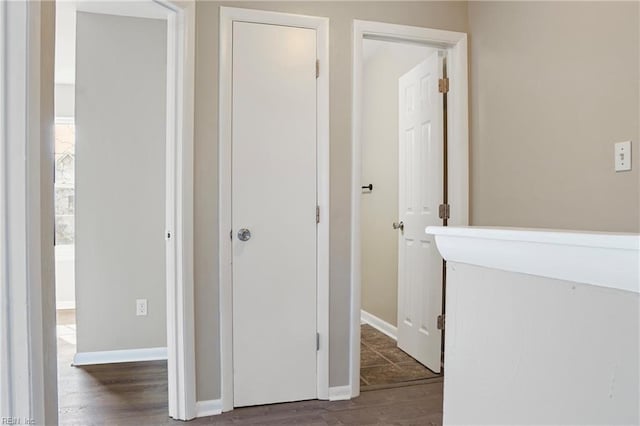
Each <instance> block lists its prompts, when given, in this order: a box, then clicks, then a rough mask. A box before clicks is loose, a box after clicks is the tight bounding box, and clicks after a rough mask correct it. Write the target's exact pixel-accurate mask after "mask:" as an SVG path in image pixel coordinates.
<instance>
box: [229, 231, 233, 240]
mask: <svg viewBox="0 0 640 426" xmlns="http://www.w3.org/2000/svg"><path fill="white" fill-rule="evenodd" d="M229 239H230V240H233V229H232V230H231V231H229Z"/></svg>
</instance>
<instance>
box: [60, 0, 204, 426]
mask: <svg viewBox="0 0 640 426" xmlns="http://www.w3.org/2000/svg"><path fill="white" fill-rule="evenodd" d="M193 8H194V5H193V3H191V2H185V3H182V4H181V5H180V6H177V5H174V4H173V3H172V2H170V1H163V0H153V1H148V0H144V1H143V0H141V1H136V2H120V3H119V2H115V3H114V2H92V1H78V2H56V46H55V58H56V59H55V114H56V128H55V142H56V143H55V178H54V179H55V180H54V193H55V263H56V311H57V333H58V335H57V346H58V395H59V399H58V411H59V419H60V423H63V424H64V423H72V424H76V423H87V422H91V421H96V420H97V419H99V420H100V421H104V422H107V423H119V422H122V421H125V418H126V417H127V416H132V415H133V413H134V412H133V411H131V408H135V404H150V405H153V406H154V407H156V413H155V414H157V415H158V417H159V418H162V417H167V416H170V417H173V418H175V419H181V420H188V419H191V418H193V417H195V415H196V412H195V411H196V404H195V378H194V377H195V371H194V368H195V367H194V364H195V362H194V358H195V354H194V349H193V347H194V345H193V282H192V279H193V278H192V274H193V273H192V271H191V270H190V269H188V268H191V266H190V265H192V260H191V256H192V253H191V250H190V248H189V247H190V246H191V245H192V244H191V241H192V237H193V231H192V226H193V224H192V220H191V219H190V217H191V216H192V215H191V211H192V191H193V189H192V188H193V184H192V176H191V170H192V161H193V158H192V149H193V148H192V146H193V140H192V132H193V130H192V126H193V125H192V119H193V117H192V108H191V105H192V100H193V74H192V71H193V50H192V49H191V48H192V47H193V46H192V45H191V43H192V41H191V38H192V37H191V35H189V37H187V33H188V31H193V13H194V10H193ZM143 390H144V392H143ZM132 393H133V394H135V395H136V397H135V398H129V397H128V396H127V395H129V396H130V395H131V394H132ZM132 404H133V405H132ZM89 408H90V409H89ZM101 416H103V417H101ZM114 416H116V417H117V416H120V417H117V418H116V417H114Z"/></svg>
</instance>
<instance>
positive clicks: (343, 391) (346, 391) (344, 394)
mask: <svg viewBox="0 0 640 426" xmlns="http://www.w3.org/2000/svg"><path fill="white" fill-rule="evenodd" d="M345 399H351V386H349V385H347V386H334V387H332V388H329V401H344V400H345Z"/></svg>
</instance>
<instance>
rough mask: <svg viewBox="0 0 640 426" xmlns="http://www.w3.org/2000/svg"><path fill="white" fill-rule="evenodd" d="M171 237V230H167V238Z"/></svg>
mask: <svg viewBox="0 0 640 426" xmlns="http://www.w3.org/2000/svg"><path fill="white" fill-rule="evenodd" d="M170 239H171V231H167V240H170Z"/></svg>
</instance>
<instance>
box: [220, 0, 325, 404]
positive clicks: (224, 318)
mask: <svg viewBox="0 0 640 426" xmlns="http://www.w3.org/2000/svg"><path fill="white" fill-rule="evenodd" d="M234 21H241V22H253V23H262V24H271V25H282V26H294V27H300V28H310V29H315V30H316V31H317V33H316V34H317V58H318V60H319V61H320V73H319V76H318V79H317V80H316V81H317V94H318V96H317V130H316V131H317V200H318V205H319V207H320V218H321V219H320V223H319V224H318V228H317V271H318V272H317V304H318V305H317V331H318V333H319V339H320V342H319V343H320V346H319V350H318V357H317V394H318V399H328V398H329V20H328V19H327V18H322V17H315V16H305V15H294V14H289V13H278V12H267V11H261V10H253V9H240V8H232V7H221V8H220V71H219V72H220V87H219V89H220V99H219V102H220V104H219V135H218V137H219V154H218V155H219V159H218V161H219V164H218V167H219V198H218V209H219V210H218V212H219V267H220V272H219V274H220V275H219V279H220V370H221V382H222V383H221V399H222V411H230V410H232V409H233V341H232V338H233V324H232V321H233V314H232V308H233V304H232V269H231V266H232V265H231V261H232V244H231V243H232V242H231V239H230V238H227V235H228V234H229V232H230V231H231V171H232V170H231V118H232V117H231V101H232V99H231V91H232V86H231V82H232V80H231V79H232V42H233V39H232V37H233V32H232V31H233V22H234Z"/></svg>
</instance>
